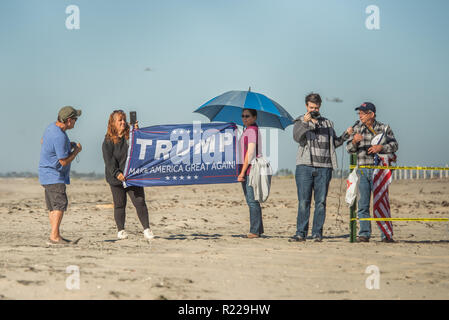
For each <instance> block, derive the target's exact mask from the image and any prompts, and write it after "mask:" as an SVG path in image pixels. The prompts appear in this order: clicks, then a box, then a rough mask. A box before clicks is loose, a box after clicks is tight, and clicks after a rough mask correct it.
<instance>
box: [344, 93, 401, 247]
mask: <svg viewBox="0 0 449 320" xmlns="http://www.w3.org/2000/svg"><path fill="white" fill-rule="evenodd" d="M355 110H356V111H358V114H359V119H360V121H357V123H356V124H355V125H354V136H353V137H352V138H351V139H349V140H348V143H347V145H346V149H347V151H348V152H349V153H356V154H357V164H358V165H359V166H375V165H380V164H378V163H376V157H378V155H377V154H384V155H393V154H394V152H396V151H397V150H398V142H397V141H396V138H395V137H394V134H393V131H392V130H391V128H390V127H389V126H388V125H385V124H383V123H381V122H379V121H377V120H376V106H375V105H374V104H372V103H371V102H365V103H363V104H362V105H360V106H359V107H357V108H355ZM379 134H381V135H382V139H381V140H380V141H378V142H376V143H375V144H374V145H373V138H374V137H375V136H377V135H379ZM393 158H394V157H393ZM378 159H379V158H377V160H378ZM387 165H388V163H387ZM374 170H375V169H369V168H363V169H359V172H358V176H359V179H360V180H359V194H360V198H359V201H358V212H357V214H358V217H359V218H360V219H362V218H369V217H370V212H369V210H370V200H371V192H372V191H375V190H374V188H373V182H374ZM384 188H386V187H385V186H384ZM388 207H389V206H388ZM378 226H379V229H380V230H381V239H382V242H394V240H393V238H392V232H393V227H392V225H391V223H380V222H378ZM370 237H371V223H370V221H366V220H361V221H360V231H359V236H358V237H357V242H369V239H370Z"/></svg>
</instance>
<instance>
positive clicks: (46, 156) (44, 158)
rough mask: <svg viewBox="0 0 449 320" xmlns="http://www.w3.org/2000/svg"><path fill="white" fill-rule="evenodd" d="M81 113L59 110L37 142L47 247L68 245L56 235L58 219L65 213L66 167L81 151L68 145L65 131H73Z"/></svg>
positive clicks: (68, 166) (57, 232) (77, 144)
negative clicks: (48, 227) (47, 224)
mask: <svg viewBox="0 0 449 320" xmlns="http://www.w3.org/2000/svg"><path fill="white" fill-rule="evenodd" d="M79 116H81V110H77V109H75V108H73V107H71V106H66V107H63V108H61V110H59V113H58V119H57V121H56V122H53V123H51V124H50V125H49V126H48V127H47V129H46V130H45V132H44V136H43V137H42V140H41V144H42V146H41V154H40V160H39V182H40V184H41V185H42V186H43V187H44V189H45V202H46V204H47V208H48V210H49V211H50V213H49V218H50V225H51V233H50V239H49V243H50V244H69V243H70V240H67V239H64V238H62V237H61V235H60V233H59V227H60V225H61V220H62V216H63V214H64V211H66V210H67V205H68V200H67V194H66V185H67V184H70V164H71V162H72V161H73V159H75V157H76V156H77V155H78V153H80V152H81V150H82V147H81V144H79V143H75V142H70V140H69V137H68V136H67V133H66V131H67V130H70V129H73V128H74V127H75V123H76V121H77V119H78V117H79Z"/></svg>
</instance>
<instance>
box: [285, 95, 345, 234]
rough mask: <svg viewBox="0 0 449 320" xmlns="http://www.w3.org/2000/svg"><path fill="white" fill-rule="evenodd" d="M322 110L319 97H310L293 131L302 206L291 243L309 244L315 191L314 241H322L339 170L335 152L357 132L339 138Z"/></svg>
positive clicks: (308, 96) (298, 188)
mask: <svg viewBox="0 0 449 320" xmlns="http://www.w3.org/2000/svg"><path fill="white" fill-rule="evenodd" d="M320 107H321V97H320V95H319V94H316V93H311V94H309V95H307V96H306V109H307V113H306V114H305V115H302V116H300V117H298V118H297V119H296V120H295V126H294V128H293V139H294V140H295V141H296V142H298V143H299V148H298V153H297V156H296V173H295V179H296V186H297V191H298V201H299V204H298V216H297V222H296V234H295V236H293V238H291V239H290V240H289V241H305V239H306V237H307V233H308V229H309V217H310V204H311V199H312V190H313V192H314V198H315V212H314V216H313V226H312V238H314V240H315V241H321V240H322V237H323V226H324V220H325V218H326V197H327V192H328V189H329V183H330V180H331V178H332V170H333V169H336V168H337V156H336V153H335V149H336V148H337V147H339V146H341V145H342V144H343V143H344V141H345V140H347V139H349V137H350V135H351V134H352V133H353V129H352V127H350V128H348V129H347V130H346V131H345V132H344V133H343V134H342V135H341V136H340V137H338V136H337V134H336V133H335V130H334V124H333V123H332V121H330V120H328V119H326V118H324V117H322V116H321V115H320V113H319V110H320Z"/></svg>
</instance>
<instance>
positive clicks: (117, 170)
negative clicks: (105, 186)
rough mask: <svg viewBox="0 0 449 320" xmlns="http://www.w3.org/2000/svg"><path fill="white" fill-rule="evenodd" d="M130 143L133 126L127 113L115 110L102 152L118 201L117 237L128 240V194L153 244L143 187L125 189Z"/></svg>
mask: <svg viewBox="0 0 449 320" xmlns="http://www.w3.org/2000/svg"><path fill="white" fill-rule="evenodd" d="M136 128H137V124H136ZM128 139H129V125H128V123H127V122H126V114H125V113H124V112H123V110H114V112H112V113H111V115H110V116H109V122H108V130H107V132H106V136H105V138H104V141H103V146H102V149H103V159H104V164H105V177H106V181H107V182H108V183H109V186H110V187H111V191H112V199H113V201H114V219H115V223H116V225H117V230H118V234H117V237H118V238H119V239H126V238H128V235H127V233H126V231H125V217H126V213H125V208H126V194H128V195H129V197H130V198H131V201H132V203H133V205H134V207H135V208H136V211H137V216H138V217H139V220H140V223H141V224H142V226H143V229H144V231H143V235H144V237H145V239H147V240H151V239H153V238H154V235H153V232H152V231H151V230H150V222H149V218H148V208H147V205H146V203H145V192H144V189H143V187H127V188H125V187H123V181H125V177H124V175H123V172H124V169H125V163H126V158H127V155H128Z"/></svg>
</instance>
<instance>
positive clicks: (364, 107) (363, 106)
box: [355, 102, 376, 113]
mask: <svg viewBox="0 0 449 320" xmlns="http://www.w3.org/2000/svg"><path fill="white" fill-rule="evenodd" d="M355 110H360V111H364V112H366V111H372V112H374V113H376V106H375V105H374V104H372V103H371V102H364V103H362V104H361V105H360V107H357V108H355Z"/></svg>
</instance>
